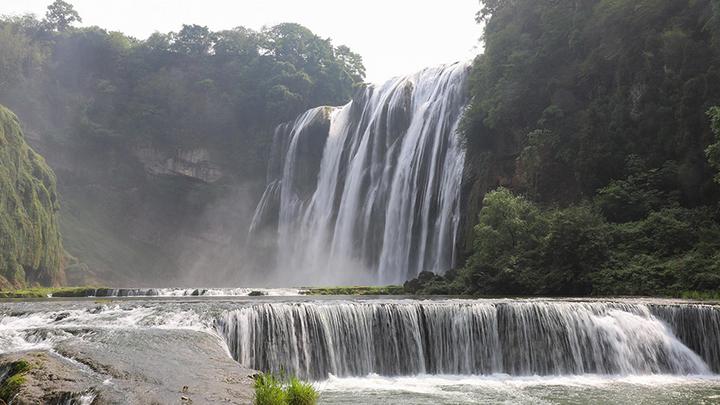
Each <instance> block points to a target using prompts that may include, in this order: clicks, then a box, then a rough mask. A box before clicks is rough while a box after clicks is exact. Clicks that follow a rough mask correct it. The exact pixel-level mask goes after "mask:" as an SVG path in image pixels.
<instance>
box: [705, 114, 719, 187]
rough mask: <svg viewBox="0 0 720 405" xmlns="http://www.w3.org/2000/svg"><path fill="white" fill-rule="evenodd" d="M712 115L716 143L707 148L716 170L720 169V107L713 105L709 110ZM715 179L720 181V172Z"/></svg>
mask: <svg viewBox="0 0 720 405" xmlns="http://www.w3.org/2000/svg"><path fill="white" fill-rule="evenodd" d="M708 116H709V117H710V121H711V124H710V125H711V126H712V129H713V132H714V133H715V143H712V144H711V145H710V146H708V148H707V149H706V150H705V153H706V155H707V158H708V162H710V165H711V166H712V167H714V168H715V170H720V107H713V108H711V109H710V111H708ZM715 181H716V182H718V183H720V174H716V175H715Z"/></svg>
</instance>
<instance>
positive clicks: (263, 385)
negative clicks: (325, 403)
mask: <svg viewBox="0 0 720 405" xmlns="http://www.w3.org/2000/svg"><path fill="white" fill-rule="evenodd" d="M318 397H319V394H318V392H317V391H316V390H315V387H313V386H312V384H310V383H306V382H302V381H300V380H299V379H297V378H295V377H293V378H291V379H290V382H289V383H288V384H283V383H282V382H281V381H280V380H279V379H278V378H276V377H275V376H273V375H272V374H266V373H263V374H260V375H259V376H257V377H256V378H255V405H316V404H317V400H318Z"/></svg>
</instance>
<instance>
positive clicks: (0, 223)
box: [0, 105, 64, 287]
mask: <svg viewBox="0 0 720 405" xmlns="http://www.w3.org/2000/svg"><path fill="white" fill-rule="evenodd" d="M58 209H59V204H58V196H57V192H56V190H55V174H54V173H53V172H52V170H50V168H49V167H48V166H47V164H45V160H44V159H43V158H42V157H41V156H40V155H38V154H37V153H35V152H34V151H33V150H32V149H31V148H30V147H29V146H28V144H27V143H26V142H25V138H24V137H23V133H22V130H21V129H20V124H19V123H18V119H17V117H16V116H15V114H13V113H12V112H10V111H9V110H8V109H7V108H5V107H3V106H1V105H0V252H2V256H0V287H4V286H8V284H10V285H13V286H24V285H27V284H34V283H41V284H51V285H57V284H60V283H62V282H63V280H64V275H63V269H62V258H63V248H62V243H61V238H60V233H59V231H58V221H57V211H58Z"/></svg>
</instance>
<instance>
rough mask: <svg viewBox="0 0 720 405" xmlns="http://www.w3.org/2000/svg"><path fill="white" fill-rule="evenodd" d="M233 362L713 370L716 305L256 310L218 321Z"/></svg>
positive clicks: (357, 305)
mask: <svg viewBox="0 0 720 405" xmlns="http://www.w3.org/2000/svg"><path fill="white" fill-rule="evenodd" d="M218 329H219V331H220V333H221V334H222V335H223V336H224V337H225V339H226V341H227V343H228V347H229V348H230V351H231V353H232V355H233V357H234V358H235V359H236V360H238V361H239V362H240V363H241V364H243V365H245V366H248V367H251V368H255V369H260V370H266V371H274V372H277V373H280V372H284V373H287V374H291V375H298V376H301V377H305V378H312V379H323V378H326V377H327V376H328V375H330V374H332V375H335V376H365V375H369V374H380V375H387V376H398V375H416V374H464V375H470V374H472V375H478V374H483V375H488V374H495V373H506V374H511V375H569V374H573V375H578V374H587V373H594V374H621V375H631V374H661V373H662V374H679V375H686V374H709V373H711V370H716V371H717V370H718V369H720V357H718V356H719V354H720V345H719V344H718V342H720V308H717V307H715V306H706V305H665V304H647V303H627V302H615V303H605V302H560V301H535V300H529V301H467V302H463V301H435V302H434V301H387V302H377V301H368V302H362V301H361V302H322V303H294V304H293V303H280V304H258V305H252V306H248V307H244V308H240V309H237V310H233V311H228V312H226V313H225V314H224V315H223V316H222V317H220V319H219V321H218Z"/></svg>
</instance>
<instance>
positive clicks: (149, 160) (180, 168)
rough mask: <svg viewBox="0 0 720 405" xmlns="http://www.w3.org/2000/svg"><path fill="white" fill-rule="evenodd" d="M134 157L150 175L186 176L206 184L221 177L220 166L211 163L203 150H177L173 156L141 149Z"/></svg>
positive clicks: (207, 153) (153, 150) (151, 149)
mask: <svg viewBox="0 0 720 405" xmlns="http://www.w3.org/2000/svg"><path fill="white" fill-rule="evenodd" d="M135 155H136V156H137V158H138V159H139V160H140V162H141V163H142V164H143V165H144V166H145V170H146V171H147V172H148V173H149V174H152V175H171V176H186V177H190V178H193V179H196V180H200V181H204V182H206V183H214V182H216V181H218V180H220V178H221V177H222V176H223V173H222V171H221V169H220V166H218V165H216V164H215V163H213V162H212V161H211V159H210V153H209V152H208V150H207V149H204V148H198V149H190V150H177V151H176V152H175V153H173V154H167V153H164V152H161V151H159V150H156V149H153V148H141V149H138V150H136V151H135Z"/></svg>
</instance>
